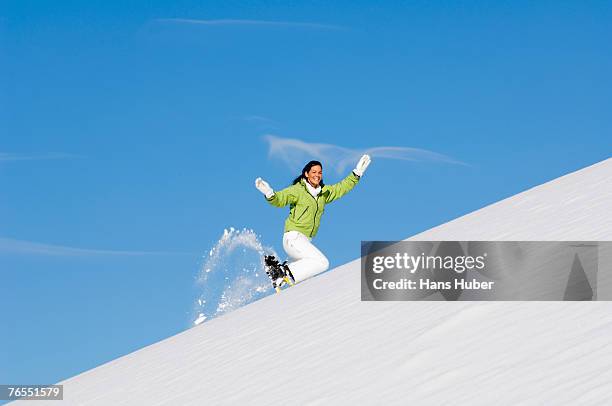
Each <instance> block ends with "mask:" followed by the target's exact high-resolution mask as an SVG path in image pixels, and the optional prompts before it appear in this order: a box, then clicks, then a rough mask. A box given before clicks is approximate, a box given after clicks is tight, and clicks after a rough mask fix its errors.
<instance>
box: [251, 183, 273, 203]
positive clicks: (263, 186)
mask: <svg viewBox="0 0 612 406" xmlns="http://www.w3.org/2000/svg"><path fill="white" fill-rule="evenodd" d="M255 187H256V188H257V190H259V191H260V192H261V193H263V194H264V196H266V199H269V198H271V197H272V196H274V190H272V188H271V187H270V185H268V182H266V181H265V180H263V179H262V178H257V179H255Z"/></svg>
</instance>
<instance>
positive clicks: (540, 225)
mask: <svg viewBox="0 0 612 406" xmlns="http://www.w3.org/2000/svg"><path fill="white" fill-rule="evenodd" d="M611 213H612V159H608V160H606V161H603V162H601V163H598V164H596V165H593V166H590V167H588V168H586V169H583V170H580V171H578V172H575V173H572V174H569V175H567V176H564V177H561V178H559V179H556V180H554V181H552V182H549V183H546V184H544V185H541V186H538V187H535V188H533V189H530V190H528V191H526V192H523V193H521V194H518V195H516V196H513V197H511V198H508V199H505V200H503V201H501V202H498V203H496V204H493V205H491V206H488V207H485V208H483V209H481V210H478V211H476V212H473V213H471V214H468V215H466V216H463V217H461V218H458V219H456V220H454V221H451V222H449V223H447V224H443V225H441V226H439V227H435V228H433V229H431V230H429V231H426V232H424V233H421V234H419V235H416V236H414V237H412V238H411V239H414V240H418V239H425V240H591V241H592V240H612V215H611ZM405 221H406V222H408V221H410V219H405ZM61 383H62V384H64V385H65V387H64V398H65V402H64V403H65V404H79V405H123V404H130V405H133V404H143V405H145V404H146V405H184V404H192V405H218V404H240V405H243V404H249V405H252V404H266V405H268V404H301V405H323V404H325V405H328V404H331V405H337V404H360V405H363V404H372V405H381V404H398V405H404V404H419V405H422V404H431V405H442V404H448V405H457V404H463V405H491V404H496V405H516V404H521V405H564V404H568V405H569V404H571V405H575V404H612V303H608V302H361V301H360V264H359V260H355V261H352V262H350V263H348V264H346V265H343V266H341V267H339V268H337V269H335V270H334V271H333V272H329V273H326V274H323V275H321V276H319V277H317V278H314V279H312V280H309V281H306V282H304V283H302V284H299V285H297V286H295V287H294V288H291V289H289V290H287V291H285V292H283V293H282V294H281V295H274V296H270V297H267V298H265V299H263V300H260V301H258V302H255V303H253V304H250V305H248V306H245V307H243V308H241V309H238V310H236V311H234V312H233V313H230V314H227V315H225V316H223V317H220V318H218V319H214V320H212V321H211V322H208V323H205V324H203V325H201V326H197V327H195V328H193V329H190V330H188V331H185V332H183V333H181V334H178V335H176V336H174V337H170V338H168V339H166V340H164V341H161V342H159V343H156V344H154V345H151V346H149V347H146V348H144V349H142V350H139V351H137V352H134V353H132V354H129V355H127V356H125V357H122V358H119V359H116V360H114V361H112V362H109V363H107V364H105V365H102V366H100V367H98V368H95V369H92V370H90V371H87V372H85V373H83V374H80V375H78V376H75V377H73V378H71V379H68V380H66V381H64V382H61ZM29 404H31V403H29V402H28V403H26V405H29Z"/></svg>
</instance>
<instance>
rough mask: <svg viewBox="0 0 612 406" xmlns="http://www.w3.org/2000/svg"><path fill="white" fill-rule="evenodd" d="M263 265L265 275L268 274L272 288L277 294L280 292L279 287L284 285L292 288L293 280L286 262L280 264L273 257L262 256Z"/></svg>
mask: <svg viewBox="0 0 612 406" xmlns="http://www.w3.org/2000/svg"><path fill="white" fill-rule="evenodd" d="M264 264H265V270H266V274H268V277H269V278H270V280H271V281H272V287H273V288H274V290H276V292H277V293H278V292H280V287H281V286H283V285H285V284H289V285H290V286H293V283H294V282H295V279H294V278H293V274H292V273H291V271H290V270H289V266H288V265H287V261H285V262H283V263H282V264H280V263H279V262H278V259H276V257H274V255H266V256H264Z"/></svg>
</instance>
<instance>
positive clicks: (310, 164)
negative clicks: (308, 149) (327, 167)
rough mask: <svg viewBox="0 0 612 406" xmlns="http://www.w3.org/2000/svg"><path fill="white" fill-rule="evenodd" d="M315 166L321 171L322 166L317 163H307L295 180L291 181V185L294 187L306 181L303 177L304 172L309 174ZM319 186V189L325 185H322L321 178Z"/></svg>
mask: <svg viewBox="0 0 612 406" xmlns="http://www.w3.org/2000/svg"><path fill="white" fill-rule="evenodd" d="M317 165H318V166H320V167H321V169H323V165H322V164H321V162H319V161H310V162H308V163H307V164H306V166H305V167H304V169H302V173H301V174H300V176H298V177H297V178H295V179H293V184H294V185H295V184H296V183H298V182H299V181H300V180H302V179H306V176H304V172H310V170H311V169H312V167H313V166H317ZM319 185H321V187H323V186H325V184H324V183H323V178H321V182H320V183H319Z"/></svg>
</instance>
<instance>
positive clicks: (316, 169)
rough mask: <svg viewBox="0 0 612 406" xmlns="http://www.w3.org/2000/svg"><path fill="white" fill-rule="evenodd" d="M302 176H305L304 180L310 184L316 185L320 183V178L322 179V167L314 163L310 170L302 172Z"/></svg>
mask: <svg viewBox="0 0 612 406" xmlns="http://www.w3.org/2000/svg"><path fill="white" fill-rule="evenodd" d="M304 176H306V180H307V181H308V183H310V186H312V187H318V186H319V183H321V179H323V168H321V167H320V166H319V165H314V166H313V167H312V168H310V171H308V172H304Z"/></svg>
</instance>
